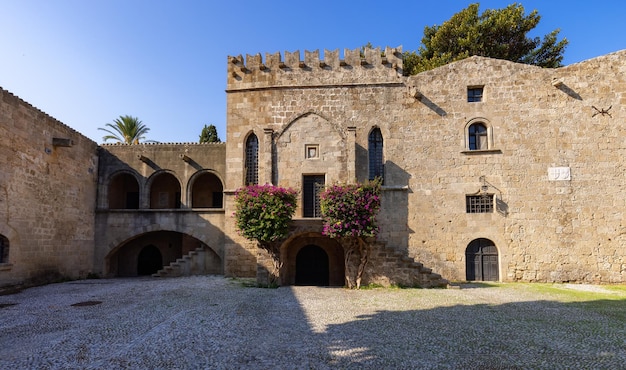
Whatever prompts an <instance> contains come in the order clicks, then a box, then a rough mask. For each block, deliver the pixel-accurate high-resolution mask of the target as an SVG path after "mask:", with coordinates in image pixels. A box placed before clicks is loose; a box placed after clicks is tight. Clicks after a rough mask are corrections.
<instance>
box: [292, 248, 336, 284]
mask: <svg viewBox="0 0 626 370" xmlns="http://www.w3.org/2000/svg"><path fill="white" fill-rule="evenodd" d="M328 283H329V268H328V254H327V253H326V252H325V251H324V250H323V249H322V248H320V247H318V246H317V245H307V246H305V247H303V248H302V249H300V251H298V254H297V255H296V285H316V286H328Z"/></svg>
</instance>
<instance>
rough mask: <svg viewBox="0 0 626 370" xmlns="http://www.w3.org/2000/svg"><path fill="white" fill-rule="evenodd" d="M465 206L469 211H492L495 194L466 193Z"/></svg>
mask: <svg viewBox="0 0 626 370" xmlns="http://www.w3.org/2000/svg"><path fill="white" fill-rule="evenodd" d="M465 207H466V212H467V213H492V212H493V194H483V195H466V196H465Z"/></svg>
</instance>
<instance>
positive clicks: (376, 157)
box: [367, 128, 385, 180]
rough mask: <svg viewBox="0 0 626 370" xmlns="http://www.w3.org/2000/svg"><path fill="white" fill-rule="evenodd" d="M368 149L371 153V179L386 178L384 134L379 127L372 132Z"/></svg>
mask: <svg viewBox="0 0 626 370" xmlns="http://www.w3.org/2000/svg"><path fill="white" fill-rule="evenodd" d="M367 151H368V153H369V179H370V180H374V179H375V178H377V177H380V178H381V179H383V178H384V172H385V171H384V164H383V163H384V161H383V135H382V134H381V132H380V129H379V128H375V129H373V130H372V132H370V135H369V139H368V145H367Z"/></svg>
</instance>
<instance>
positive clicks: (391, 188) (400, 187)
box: [380, 185, 409, 191]
mask: <svg viewBox="0 0 626 370" xmlns="http://www.w3.org/2000/svg"><path fill="white" fill-rule="evenodd" d="M380 190H382V191H398V190H400V191H402V190H405V191H406V190H409V186H408V185H383V186H381V187H380Z"/></svg>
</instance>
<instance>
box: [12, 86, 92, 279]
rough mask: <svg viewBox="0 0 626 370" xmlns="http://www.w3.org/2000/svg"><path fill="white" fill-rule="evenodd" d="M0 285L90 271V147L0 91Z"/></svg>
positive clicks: (82, 137)
mask: <svg viewBox="0 0 626 370" xmlns="http://www.w3.org/2000/svg"><path fill="white" fill-rule="evenodd" d="M0 169H1V170H0V234H1V235H3V236H4V237H6V238H7V239H8V242H9V256H8V261H7V263H2V264H0V286H3V285H13V284H18V283H43V282H48V281H52V280H56V279H59V278H63V277H70V278H78V277H85V276H86V275H87V274H88V273H90V272H92V268H93V252H94V229H95V228H94V209H95V204H96V181H97V170H98V157H97V145H96V143H94V142H93V141H91V140H89V139H87V138H86V137H84V136H82V135H81V134H79V133H78V132H76V131H74V130H72V129H71V128H69V127H67V126H65V125H64V124H62V123H61V122H59V121H57V120H56V119H54V118H52V117H50V116H48V115H47V114H45V113H43V112H41V111H40V110H38V109H36V108H34V107H33V106H31V105H29V104H28V103H26V102H24V101H23V100H21V99H20V98H18V97H16V96H14V95H12V94H11V93H9V92H8V91H6V90H3V89H0Z"/></svg>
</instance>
